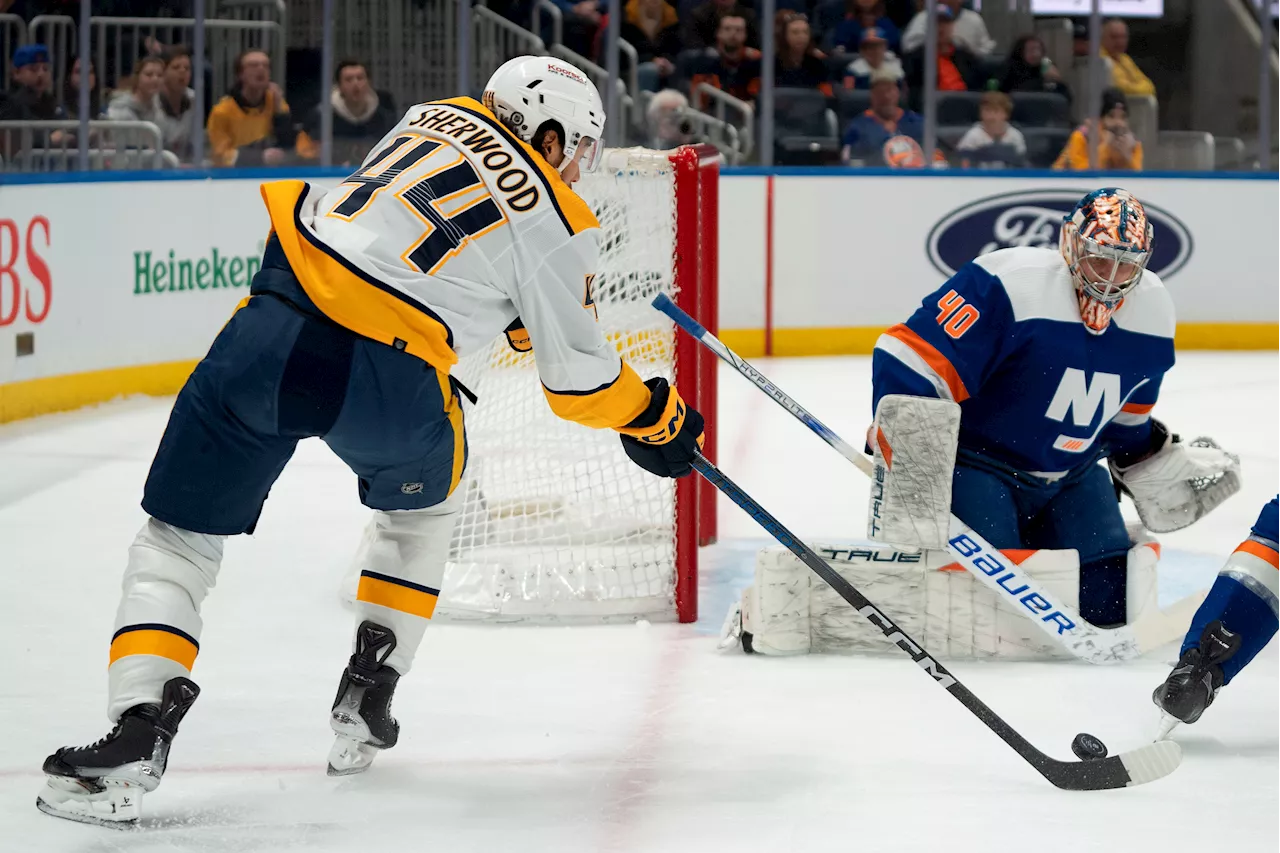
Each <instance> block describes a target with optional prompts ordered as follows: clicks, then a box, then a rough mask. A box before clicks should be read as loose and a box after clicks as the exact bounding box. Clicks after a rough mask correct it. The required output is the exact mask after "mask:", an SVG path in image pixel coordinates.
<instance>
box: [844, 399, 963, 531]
mask: <svg viewBox="0 0 1280 853" xmlns="http://www.w3.org/2000/svg"><path fill="white" fill-rule="evenodd" d="M959 435H960V406H959V405H958V404H956V403H954V402H952V401H950V400H939V399H936V398H933V397H912V396H909V395H906V394H886V395H885V396H884V397H882V398H880V403H879V405H877V406H876V419H875V423H874V424H873V425H872V428H871V449H872V455H873V457H874V460H875V477H874V485H872V487H871V501H870V503H869V504H868V507H867V535H868V536H869V537H870V538H871V539H875V540H877V541H881V542H893V543H895V544H898V545H909V546H916V547H921V548H934V549H943V548H946V546H947V539H948V535H947V532H948V530H949V529H950V526H951V478H952V472H953V471H954V469H955V462H956V445H957V442H958V440H959Z"/></svg>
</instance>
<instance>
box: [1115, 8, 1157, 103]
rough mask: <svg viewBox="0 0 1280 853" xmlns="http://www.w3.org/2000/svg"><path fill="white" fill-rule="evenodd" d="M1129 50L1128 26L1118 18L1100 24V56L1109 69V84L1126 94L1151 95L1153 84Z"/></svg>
mask: <svg viewBox="0 0 1280 853" xmlns="http://www.w3.org/2000/svg"><path fill="white" fill-rule="evenodd" d="M1128 51H1129V26H1128V24H1126V23H1125V22H1124V21H1122V20H1120V19H1119V18H1112V19H1111V20H1109V21H1107V22H1106V23H1105V24H1103V25H1102V56H1103V58H1104V59H1105V60H1106V61H1107V66H1108V67H1109V68H1110V69H1111V85H1112V86H1114V87H1115V88H1117V89H1119V90H1120V91H1121V92H1124V93H1125V94H1126V95H1152V96H1154V95H1155V93H1156V87H1155V84H1154V83H1152V82H1151V80H1150V78H1148V77H1147V75H1145V74H1143V73H1142V69H1140V68H1139V67H1138V63H1136V62H1134V61H1133V57H1131V56H1130V55H1129V53H1128Z"/></svg>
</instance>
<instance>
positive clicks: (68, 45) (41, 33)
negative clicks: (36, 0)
mask: <svg viewBox="0 0 1280 853" xmlns="http://www.w3.org/2000/svg"><path fill="white" fill-rule="evenodd" d="M27 42H28V43H29V44H43V45H45V46H46V47H48V48H49V58H50V59H52V60H53V62H52V63H50V64H51V68H50V71H51V72H52V74H53V94H54V96H55V97H57V98H61V97H62V93H63V91H64V90H65V89H66V85H67V75H68V74H69V73H70V72H71V63H70V62H69V61H66V60H67V59H69V58H70V57H72V56H75V55H76V54H77V53H79V52H80V51H79V49H78V48H77V46H76V20H75V18H72V17H70V16H68V15H36V16H35V17H34V18H32V19H31V23H30V24H28V25H27ZM10 56H12V54H10ZM6 61H7V58H6Z"/></svg>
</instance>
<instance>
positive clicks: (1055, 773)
mask: <svg viewBox="0 0 1280 853" xmlns="http://www.w3.org/2000/svg"><path fill="white" fill-rule="evenodd" d="M693 467H694V469H695V470H697V472H698V473H699V474H701V475H702V476H703V477H705V478H706V479H707V482H709V483H711V485H713V486H715V487H716V488H717V489H719V490H720V491H721V492H723V493H724V494H725V495H727V496H728V497H729V499H730V500H732V501H733V502H734V503H736V504H737V505H738V506H740V507H742V509H743V510H744V511H746V513H747V514H748V515H750V516H751V517H752V518H753V519H755V520H756V522H757V523H758V524H759V525H760V526H761V527H763V528H764V529H765V530H766V531H768V532H769V534H770V535H771V536H773V538H775V539H777V540H778V542H780V543H781V544H782V545H783V546H785V547H786V549H787V550H788V551H790V552H791V553H792V554H795V555H796V556H797V557H799V558H800V560H801V562H803V563H804V564H805V565H806V566H808V567H809V568H810V569H812V570H813V572H814V574H816V575H817V576H818V577H820V578H822V579H823V580H824V581H826V582H827V583H828V584H830V585H831V588H832V589H834V590H835V591H836V592H837V593H839V594H840V597H841V598H843V599H844V600H845V601H847V602H849V604H850V605H851V606H852V607H853V609H854V610H856V611H858V614H859V615H861V616H862V618H864V619H866V620H867V621H868V622H870V623H871V624H872V625H873V626H875V627H876V628H877V629H879V630H880V631H881V632H882V633H883V634H884V636H885V639H886V640H888V641H889V642H890V643H893V644H894V645H895V646H897V647H898V648H899V649H901V650H902V651H903V652H905V653H906V654H907V656H908V657H910V658H911V659H912V660H913V661H915V662H916V665H917V666H919V667H920V668H921V669H923V670H924V671H925V672H926V673H928V674H929V677H930V678H932V679H933V680H934V681H935V682H936V683H937V684H938V685H939V686H940V687H942V688H943V689H944V690H946V691H947V692H948V693H950V694H951V695H952V696H954V697H955V698H956V701H958V702H959V703H960V704H961V705H963V706H965V707H966V708H968V709H969V712H970V713H971V714H973V715H974V716H975V717H977V718H978V719H979V720H981V721H982V722H983V723H984V724H985V725H986V727H987V728H989V729H991V731H993V732H995V733H996V735H997V736H998V737H999V738H1000V739H1001V740H1002V741H1004V742H1005V743H1007V744H1008V745H1009V746H1010V747H1012V748H1013V751H1014V752H1016V753H1018V755H1020V756H1022V758H1023V760H1024V761H1026V762H1027V763H1028V764H1030V765H1031V766H1032V767H1034V768H1035V769H1036V770H1037V771H1038V772H1039V773H1040V775H1041V776H1043V777H1044V778H1046V779H1048V780H1049V781H1050V782H1051V783H1053V784H1054V785H1056V786H1057V787H1059V788H1062V789H1064V790H1068V791H1101V790H1105V789H1108V788H1124V787H1127V786H1130V785H1142V784H1145V783H1147V782H1153V781H1155V780H1156V779H1160V778H1163V777H1165V776H1168V775H1169V774H1170V773H1172V772H1173V771H1174V770H1176V769H1178V765H1179V764H1180V763H1181V761H1182V749H1181V748H1180V747H1179V746H1178V745H1177V744H1176V743H1175V742H1173V741H1171V740H1162V741H1158V742H1156V743H1149V744H1147V745H1146V746H1140V747H1138V748H1137V749H1133V750H1130V751H1129V752H1122V753H1121V754H1119V755H1113V756H1110V757H1105V756H1106V747H1105V746H1103V745H1102V742H1101V741H1099V740H1098V739H1097V738H1095V737H1093V736H1092V735H1088V734H1080V735H1077V736H1076V739H1075V742H1074V743H1072V745H1071V746H1072V750H1073V751H1075V752H1076V753H1077V754H1078V755H1079V754H1081V753H1085V754H1087V755H1089V757H1088V758H1083V759H1082V760H1079V761H1059V760H1057V759H1056V758H1050V757H1049V756H1047V755H1045V754H1044V753H1043V752H1041V751H1040V750H1038V749H1036V748H1035V747H1034V746H1033V745H1032V744H1031V742H1030V741H1028V740H1027V739H1026V738H1024V737H1023V736H1022V735H1021V734H1019V733H1018V732H1017V730H1015V729H1014V728H1013V727H1012V726H1010V725H1009V724H1008V723H1006V722H1005V721H1004V719H1003V718H1001V717H1000V715H998V714H997V713H996V712H995V711H993V710H991V709H990V708H989V707H987V705H986V703H984V702H983V701H982V700H981V699H979V698H978V697H977V696H975V695H973V693H972V692H971V691H970V690H969V688H967V687H965V686H964V685H963V684H961V683H960V680H959V679H957V678H956V677H955V676H954V675H952V674H951V673H950V672H949V671H948V670H947V668H946V667H944V666H943V665H942V664H940V663H938V661H936V660H935V659H934V658H933V656H932V655H930V654H929V653H928V652H927V651H926V650H925V649H924V647H923V646H921V645H920V644H919V643H917V642H916V641H915V640H912V639H911V638H910V637H908V636H907V635H906V633H904V632H903V631H902V629H900V628H899V627H898V626H897V625H896V624H894V622H893V620H892V619H890V618H889V617H888V616H886V615H885V614H884V613H883V612H881V611H880V610H878V609H877V608H876V606H875V605H874V604H872V603H871V602H870V601H868V600H867V599H866V597H865V596H863V595H862V593H860V592H858V590H857V589H856V588H855V587H854V586H853V584H851V583H849V582H848V581H847V580H845V579H844V577H842V576H841V575H840V573H839V572H837V571H836V570H835V569H833V568H831V567H830V566H828V565H827V563H826V561H825V560H823V559H822V558H821V557H819V556H818V555H817V554H816V553H814V551H813V550H812V549H811V548H809V546H807V545H805V544H804V543H803V542H801V541H800V540H799V539H798V538H797V537H796V536H795V534H793V533H792V532H791V531H789V530H787V528H785V527H783V526H782V523H781V522H779V521H778V520H777V519H776V518H774V517H773V516H772V515H770V514H769V513H768V511H766V510H765V509H764V507H762V506H760V504H758V503H756V502H755V500H754V499H752V497H751V496H750V495H748V494H747V493H746V492H744V491H743V490H742V489H741V488H739V487H738V485H737V484H736V483H734V482H733V481H732V480H730V479H729V478H728V477H726V476H725V475H724V474H723V473H721V472H720V469H719V468H717V467H716V466H715V465H712V464H711V463H710V462H708V461H707V459H706V457H705V456H703V455H702V454H701V453H697V454H695V456H694V458H693Z"/></svg>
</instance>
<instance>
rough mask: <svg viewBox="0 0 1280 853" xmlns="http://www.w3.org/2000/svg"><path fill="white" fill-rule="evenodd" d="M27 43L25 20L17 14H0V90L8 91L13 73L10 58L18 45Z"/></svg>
mask: <svg viewBox="0 0 1280 853" xmlns="http://www.w3.org/2000/svg"><path fill="white" fill-rule="evenodd" d="M26 43H27V22H26V21H24V20H22V18H19V17H18V16H17V15H9V14H4V15H0V65H2V66H3V67H0V91H8V89H9V80H10V77H11V75H12V74H13V63H12V62H10V61H9V60H10V58H11V57H12V56H13V52H14V51H15V50H17V49H18V45H22V44H26Z"/></svg>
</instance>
